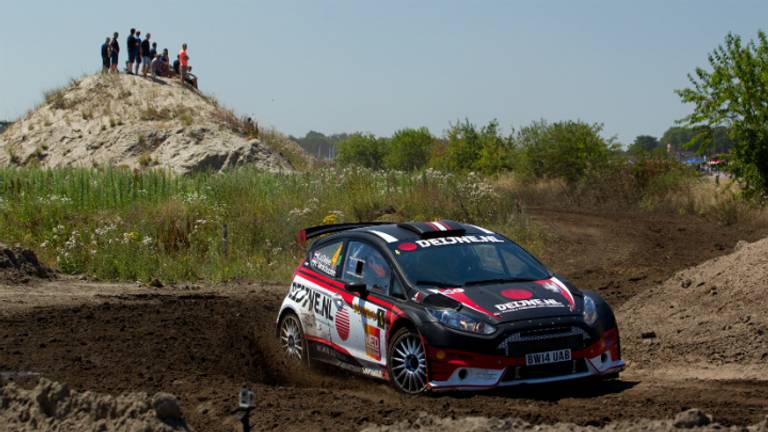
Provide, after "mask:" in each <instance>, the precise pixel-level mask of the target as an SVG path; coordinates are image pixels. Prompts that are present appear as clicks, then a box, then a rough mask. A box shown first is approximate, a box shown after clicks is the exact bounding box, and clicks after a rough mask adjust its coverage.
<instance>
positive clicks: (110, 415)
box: [0, 379, 188, 432]
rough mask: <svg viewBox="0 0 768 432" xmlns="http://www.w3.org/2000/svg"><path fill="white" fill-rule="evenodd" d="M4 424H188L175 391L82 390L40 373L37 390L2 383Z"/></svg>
mask: <svg viewBox="0 0 768 432" xmlns="http://www.w3.org/2000/svg"><path fill="white" fill-rule="evenodd" d="M0 430H13V431H17V432H25V431H30V432H31V431H58V432H69V431H72V432H75V431H77V432H80V431H94V432H95V431H113V430H114V431H118V430H119V431H131V432H132V431H141V432H172V431H178V430H188V429H187V427H186V424H185V422H184V419H183V418H182V414H181V409H180V408H179V404H178V401H177V400H176V397H175V396H173V395H170V394H167V393H157V394H155V395H154V396H151V397H150V396H149V395H147V394H146V393H126V394H122V395H120V396H110V395H104V394H98V393H92V392H88V391H87V392H84V393H77V392H74V391H72V390H70V389H69V387H68V386H67V385H65V384H59V383H56V382H53V381H49V380H46V379H40V381H39V382H38V384H37V386H36V387H35V388H34V389H32V390H24V389H20V388H18V387H17V386H16V385H14V384H13V383H9V384H6V385H4V386H2V387H0Z"/></svg>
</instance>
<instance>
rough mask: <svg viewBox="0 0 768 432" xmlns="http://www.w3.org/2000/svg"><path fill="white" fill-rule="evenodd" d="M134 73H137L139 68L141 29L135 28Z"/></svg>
mask: <svg viewBox="0 0 768 432" xmlns="http://www.w3.org/2000/svg"><path fill="white" fill-rule="evenodd" d="M135 44H136V75H138V74H139V69H140V68H141V31H139V30H136V42H135Z"/></svg>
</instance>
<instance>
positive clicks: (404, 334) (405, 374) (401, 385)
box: [388, 328, 427, 394]
mask: <svg viewBox="0 0 768 432" xmlns="http://www.w3.org/2000/svg"><path fill="white" fill-rule="evenodd" d="M388 359H389V361H388V367H389V378H390V381H391V382H392V385H394V386H395V388H396V389H398V390H400V391H402V392H404V393H409V394H417V393H422V392H424V391H425V390H426V389H427V356H426V351H425V350H424V344H423V343H422V342H421V337H419V334H418V333H416V332H415V331H413V330H410V329H408V328H402V329H400V330H398V332H397V333H395V336H394V337H393V338H392V343H391V344H390V346H389V356H388Z"/></svg>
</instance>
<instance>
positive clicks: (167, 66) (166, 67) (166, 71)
mask: <svg viewBox="0 0 768 432" xmlns="http://www.w3.org/2000/svg"><path fill="white" fill-rule="evenodd" d="M162 70H163V75H162V76H164V77H170V76H171V57H170V55H169V54H168V48H163V65H162Z"/></svg>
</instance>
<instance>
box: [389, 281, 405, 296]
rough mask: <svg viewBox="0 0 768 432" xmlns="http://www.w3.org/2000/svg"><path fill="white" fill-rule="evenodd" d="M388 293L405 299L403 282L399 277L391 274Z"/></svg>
mask: <svg viewBox="0 0 768 432" xmlns="http://www.w3.org/2000/svg"><path fill="white" fill-rule="evenodd" d="M389 295H391V296H392V297H397V298H399V299H405V288H403V284H402V283H401V282H400V279H398V278H397V276H395V275H392V285H391V286H390V289H389Z"/></svg>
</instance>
